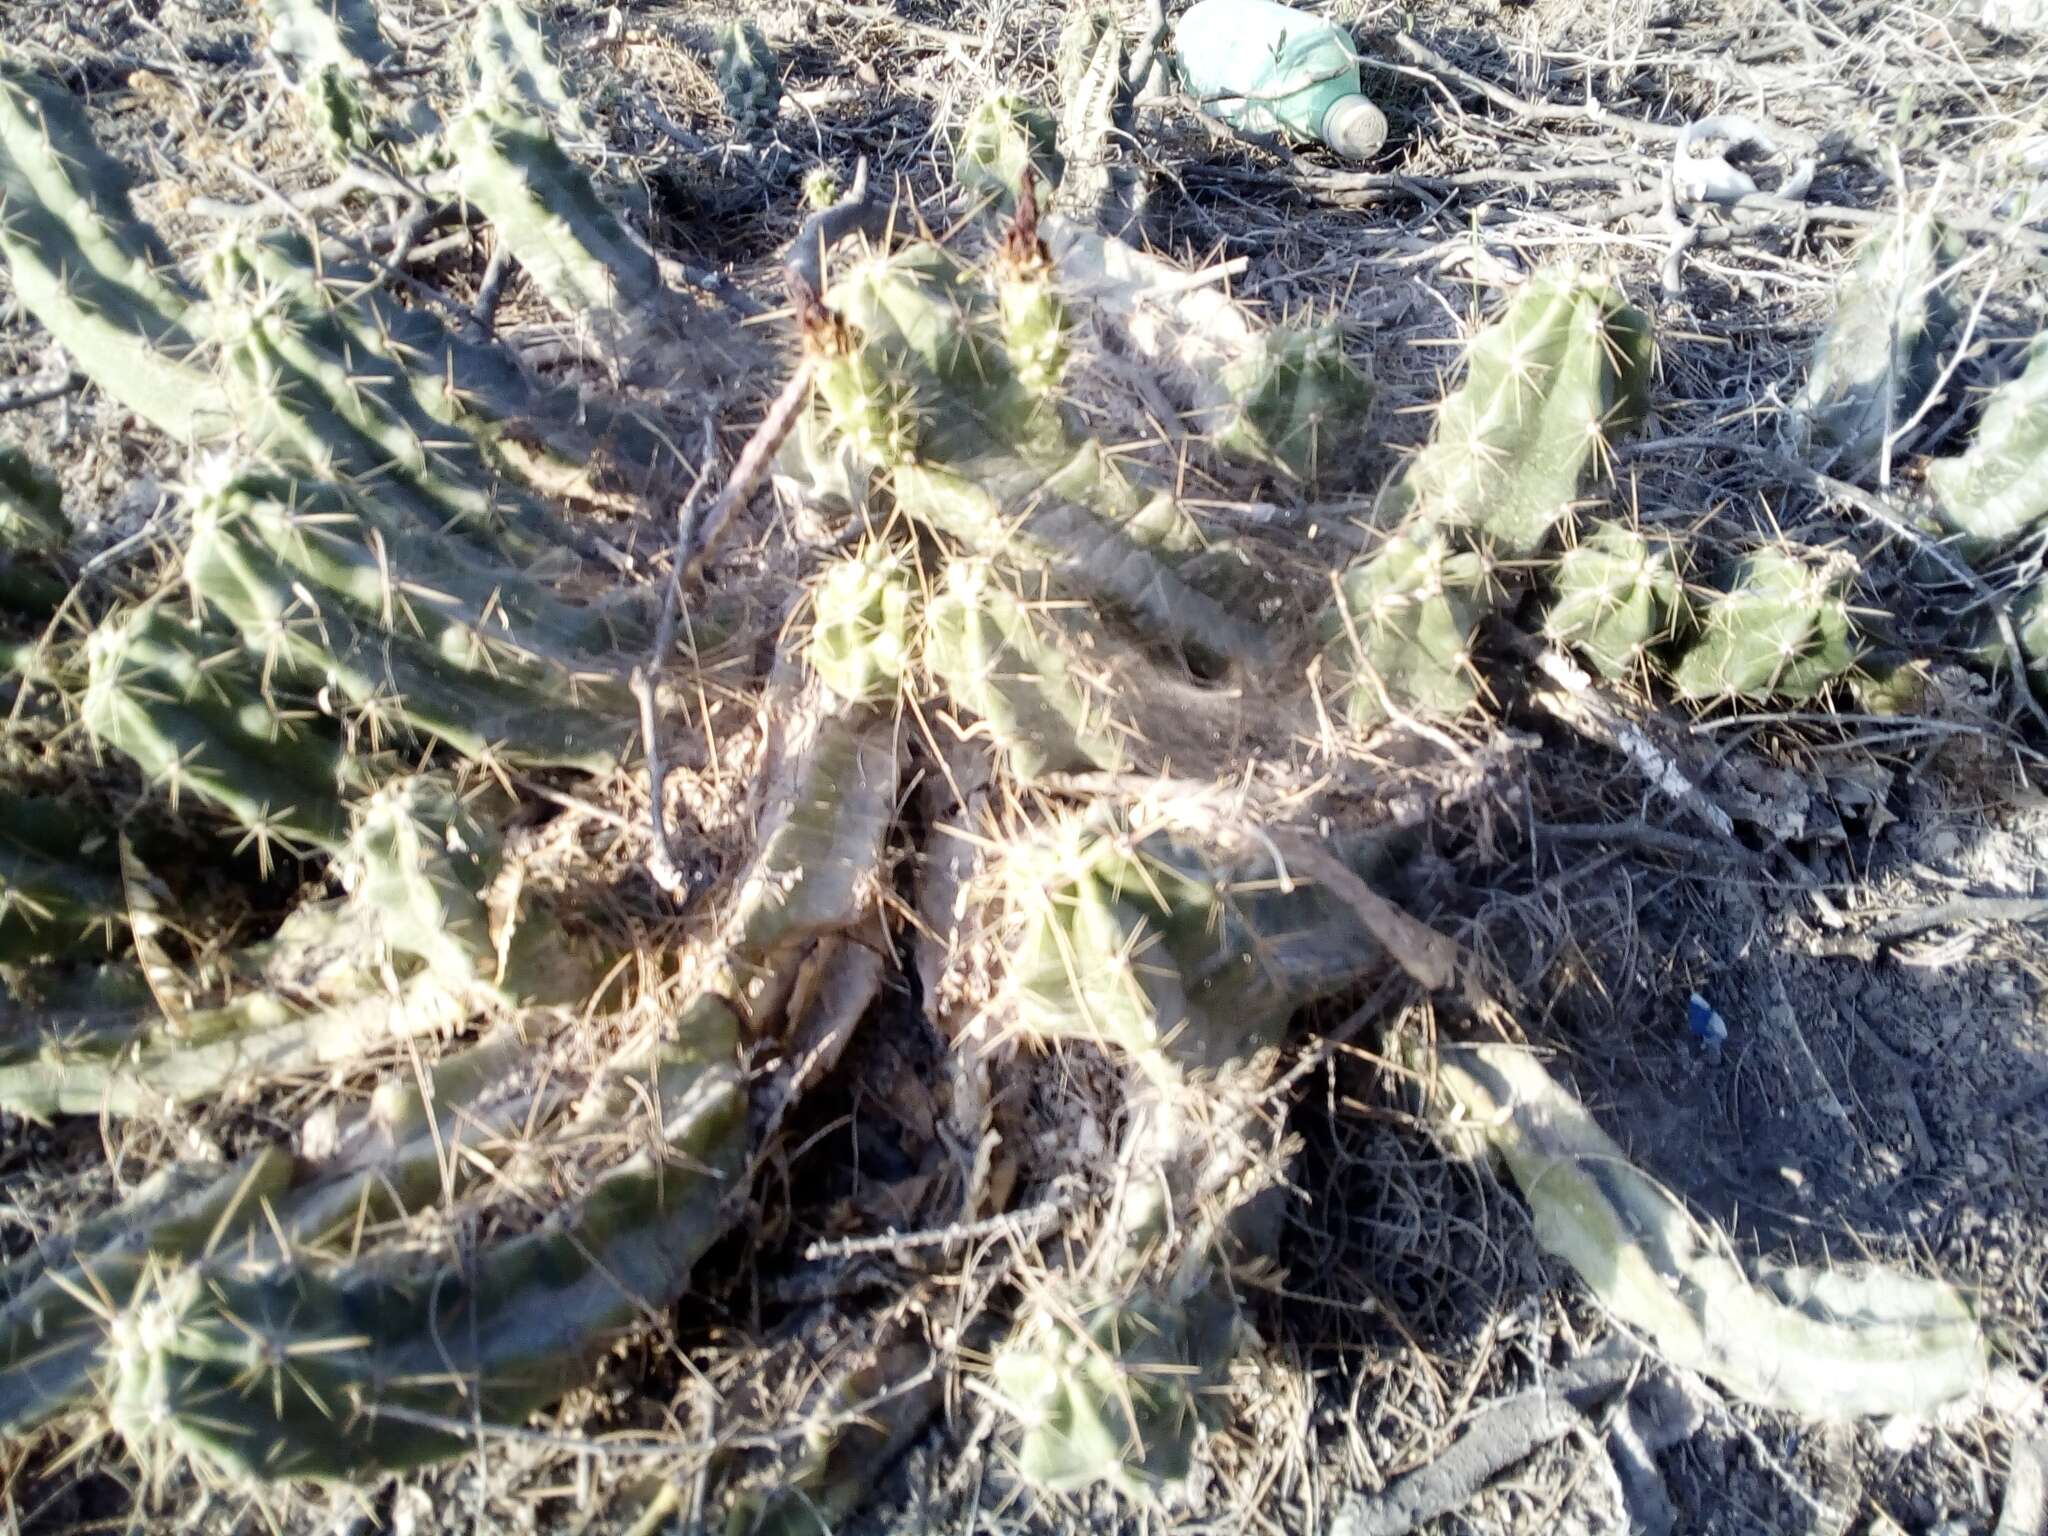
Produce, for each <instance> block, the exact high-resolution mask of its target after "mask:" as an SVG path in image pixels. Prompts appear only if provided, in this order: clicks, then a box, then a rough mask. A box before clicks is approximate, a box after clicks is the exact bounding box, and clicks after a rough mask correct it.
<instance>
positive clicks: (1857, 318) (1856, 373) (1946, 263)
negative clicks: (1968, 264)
mask: <svg viewBox="0 0 2048 1536" xmlns="http://www.w3.org/2000/svg"><path fill="white" fill-rule="evenodd" d="M1961 255H1962V247H1961V244H1960V243H1959V241H1958V239H1957V237H1956V235H1955V234H1954V233H1953V232H1952V231H1950V230H1949V229H1948V228H1946V227H1945V226H1944V225H1943V224H1941V222H1940V221H1939V220H1937V219H1935V218H1934V217H1933V215H1932V214H1924V213H1923V214H1902V215H1901V216H1900V217H1899V218H1898V219H1897V220H1895V221H1894V222H1892V223H1890V224H1888V225H1886V226H1884V227H1883V228H1882V229H1879V230H1878V231H1876V232H1875V233H1874V234H1872V235H1871V236H1870V237H1869V238H1868V239H1867V240H1866V241H1865V242H1864V244H1863V248H1862V250H1861V252H1860V253H1859V255H1858V256H1857V258H1856V264H1855V266H1854V267H1853V268H1852V269H1851V270H1850V272H1849V275H1848V277H1847V278H1846V279H1845V280H1844V281H1843V283H1842V287H1841V292H1840V295H1839V297H1838V299H1837V303H1836V310H1835V317H1834V319H1833V320H1832V321H1830V322H1829V324H1828V326H1827V328H1826V329H1825V330H1823V331H1822V332H1821V334H1820V336H1819V338H1818V339H1817V340H1816V341H1815V342H1814V348H1813V356H1812V359H1811V361H1810V362H1809V364H1808V367H1807V376H1806V385H1805V387H1804V388H1803V389H1802V390H1801V391H1800V392H1799V394H1798V396H1797V397H1796V398H1795V399H1794V401H1793V403H1792V413H1793V423H1794V426H1795V429H1796V430H1797V432H1798V433H1799V434H1800V435H1802V436H1803V437H1804V439H1805V443H1804V447H1805V450H1806V452H1807V454H1808V455H1809V456H1810V457H1811V458H1813V459H1814V460H1815V461H1816V462H1818V463H1819V464H1820V465H1821V467H1823V468H1827V469H1832V470H1835V471H1836V472H1838V473H1847V474H1850V475H1862V474H1864V473H1866V472H1867V471H1869V470H1870V469H1872V468H1873V467H1875V466H1876V464H1877V462H1878V460H1879V458H1880V457H1881V455H1882V454H1883V451H1884V446H1885V443H1886V440H1887V439H1888V438H1889V437H1891V436H1892V435H1893V434H1895V433H1898V432H1901V431H1903V430H1904V429H1905V426H1906V424H1907V423H1908V422H1909V421H1911V420H1912V418H1913V416H1914V414H1915V413H1916V412H1917V411H1918V410H1919V409H1920V407H1921V406H1922V405H1923V404H1924V403H1925V402H1926V400H1927V396H1928V392H1929V391H1930V390H1932V389H1933V388H1934V385H1935V381H1936V380H1937V379H1938V378H1939V377H1940V373H1941V349H1942V346H1943V344H1944V343H1945V341H1946V340H1947V338H1948V335H1949V333H1950V331H1951V330H1953V329H1954V326H1955V320H1956V316H1955V307H1954V304H1953V302H1952V298H1951V294H1950V288H1951V286H1952V284H1953V280H1954V276H1953V274H1954V269H1955V266H1956V263H1957V261H1958V260H1959V259H1960V258H1961Z"/></svg>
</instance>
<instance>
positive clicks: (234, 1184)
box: [0, 1147, 292, 1435]
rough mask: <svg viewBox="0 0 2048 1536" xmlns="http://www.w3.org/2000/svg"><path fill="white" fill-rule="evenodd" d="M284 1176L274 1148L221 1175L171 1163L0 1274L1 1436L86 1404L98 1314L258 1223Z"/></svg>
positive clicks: (284, 1162) (100, 1327) (100, 1325)
mask: <svg viewBox="0 0 2048 1536" xmlns="http://www.w3.org/2000/svg"><path fill="white" fill-rule="evenodd" d="M291 1169H292V1160H291V1155H290V1154H289V1153H288V1152H285V1151H284V1150H282V1149H281V1148H277V1147H265V1148H262V1149H260V1150H258V1151H256V1152H254V1153H251V1154H250V1155H249V1156H248V1157H247V1158H245V1159H243V1161H242V1162H241V1164H240V1165H238V1166H237V1167H235V1168H232V1169H228V1170H222V1169H220V1168H219V1167H218V1166H217V1165H214V1166H194V1165H191V1164H184V1163H173V1164H170V1165H169V1166H167V1167H165V1168H162V1169H160V1170H158V1171H157V1172H156V1173H154V1174H152V1175H150V1176H149V1177H148V1178H147V1179H145V1180H144V1181H143V1182H142V1183H141V1184H140V1185H139V1186H138V1187H137V1188H136V1189H135V1191H134V1192H133V1193H132V1194H130V1195H129V1196H128V1197H127V1198H126V1199H125V1200H123V1201H122V1202H121V1203H120V1204H119V1205H117V1206H115V1207H114V1209H113V1210H111V1211H109V1212H107V1213H106V1215H104V1216H102V1217H99V1218H97V1219H95V1220H93V1221H90V1222H85V1223H82V1224H81V1225H80V1226H79V1227H78V1228H76V1229H75V1230H74V1231H72V1232H71V1233H69V1234H68V1235H66V1236H63V1237H60V1238H58V1239H56V1240H54V1241H51V1242H48V1243H46V1244H45V1245H44V1246H43V1247H42V1248H40V1249H38V1250H33V1251H31V1252H30V1253H28V1254H26V1255H24V1256H22V1257H21V1258H18V1259H16V1260H14V1261H12V1262H10V1263H9V1264H8V1266H7V1267H6V1269H5V1270H4V1271H0V1276H4V1284H5V1292H4V1297H0V1433H4V1434H8V1435H20V1434H24V1433H26V1432H27V1431H29V1430H31V1429H34V1428H36V1427H37V1426H39V1425H41V1424H44V1423H46V1422H47V1421H48V1420H50V1419H51V1418H53V1417H55V1416H56V1415H57V1414H59V1413H61V1412H63V1411H64V1410H66V1409H68V1408H70V1407H72V1406H74V1405H75V1404H76V1403H78V1402H79V1401H81V1400H82V1399H83V1398H85V1397H86V1396H87V1394H88V1393H89V1391H90V1390H91V1380H90V1374H91V1372H92V1370H93V1368H94V1367H95V1366H96V1364H97V1363H98V1360H99V1356H100V1351H101V1346H102V1342H103V1340H104V1338H105V1335H106V1323H105V1317H106V1316H107V1315H108V1314H110V1313H117V1312H119V1311H120V1310H121V1309H123V1308H125V1307H127V1306H129V1305H130V1304H131V1302H132V1301H133V1300H134V1298H135V1296H136V1294H137V1292H138V1291H140V1290H142V1289H143V1288H144V1287H146V1286H147V1285H148V1283H149V1277H150V1275H151V1274H152V1272H153V1271H154V1270H155V1268H156V1266H157V1265H159V1264H160V1263H163V1262H166V1261H174V1260H184V1259H194V1258H197V1257H199V1256H200V1255H201V1254H202V1253H204V1252H206V1251H208V1250H210V1249H211V1248H213V1247H216V1246H218V1245H220V1244H222V1243H224V1242H227V1241H228V1240H230V1239H232V1238H234V1237H236V1236H237V1235H239V1234H240V1233H241V1232H242V1231H243V1230H244V1229H246V1228H248V1227H249V1226H250V1225H252V1224H253V1223H258V1222H261V1221H262V1219H263V1213H264V1207H265V1204H266V1203H267V1202H268V1201H270V1200H273V1199H275V1198H277V1197H278V1196H280V1195H282V1194H283V1192H284V1190H285V1188H286V1186H287V1185H288V1184H289V1182H290V1179H291Z"/></svg>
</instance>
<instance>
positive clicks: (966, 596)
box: [924, 560, 1128, 779]
mask: <svg viewBox="0 0 2048 1536" xmlns="http://www.w3.org/2000/svg"><path fill="white" fill-rule="evenodd" d="M1064 618H1065V616H1064V615H1060V614H1058V613H1056V612H1052V611H1044V612H1034V610H1033V608H1032V605H1030V604H1028V603H1026V602H1025V601H1024V600H1022V599H1021V598H1019V597H1018V596H1017V595H1016V594H1014V593H1013V592H1011V591H1010V590H1009V589H1008V588H1007V587H1005V586H1004V585H1003V583H1002V581H1001V579H1000V578H999V577H998V576H997V574H996V572H995V571H994V569H993V568H992V567H991V566H990V565H989V564H988V563H987V562H985V561H969V560H956V561H953V562H951V563H950V564H949V565H948V566H947V568H946V577H945V582H944V586H943V588H942V589H941V590H940V591H939V592H938V593H937V594H936V595H935V596H934V597H933V599H932V602H931V606H930V608H929V609H928V611H927V613H926V615H925V653H924V655H925V664H926V665H927V666H928V667H929V668H930V669H931V673H932V676H933V678H934V679H935V680H936V681H937V682H938V683H940V684H941V685H942V686H943V687H944V688H945V691H946V694H947V696H948V697H949V698H951V699H952V700H953V702H954V703H955V704H956V705H957V706H959V708H961V709H962V710H965V711H966V712H967V713H968V714H970V715H974V716H978V717H980V719H981V721H982V727H983V729H985V730H986V731H987V732H988V734H989V736H990V737H991V739H993V741H994V742H995V744H996V745H997V746H998V747H999V748H1000V749H1001V750H1002V752H1003V755H1004V757H1005V759H1006V760H1007V762H1008V764H1009V768H1010V771H1011V772H1012V773H1014V774H1016V775H1017V777H1019V778H1020V779H1034V778H1037V777H1039V776H1040V775H1041V774H1045V773H1064V772H1069V771H1072V770H1075V769H1085V768H1119V767H1122V766H1123V765H1124V763H1125V760H1126V758H1127V756H1128V744H1127V743H1126V742H1125V741H1124V739H1123V733H1122V732H1120V731H1119V730H1118V728H1117V726H1116V724H1115V722H1114V721H1112V720H1111V719H1110V717H1109V713H1108V704H1109V701H1108V698H1107V696H1106V695H1104V694H1102V693H1101V692H1099V691H1097V690H1096V689H1094V688H1093V687H1091V686H1090V684H1089V683H1088V682H1087V681H1086V678H1087V665H1086V657H1085V655H1083V654H1081V653H1078V652H1072V651H1071V646H1070V642H1069V637H1068V635H1067V632H1066V630H1065V627H1064V622H1063V621H1064ZM1070 653H1071V660H1070Z"/></svg>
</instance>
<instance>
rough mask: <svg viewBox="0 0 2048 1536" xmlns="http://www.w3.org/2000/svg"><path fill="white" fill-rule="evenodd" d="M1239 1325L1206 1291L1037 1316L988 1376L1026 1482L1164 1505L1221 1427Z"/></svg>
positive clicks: (1041, 1309) (1047, 1309) (1043, 1310)
mask: <svg viewBox="0 0 2048 1536" xmlns="http://www.w3.org/2000/svg"><path fill="white" fill-rule="evenodd" d="M1236 1326H1237V1318H1236V1314H1235V1312H1234V1311H1233V1309H1231V1308H1230V1307H1229V1305H1228V1304H1227V1303H1225V1302H1223V1301H1222V1300H1221V1299H1219V1298H1217V1297H1216V1296H1214V1295H1212V1294H1211V1293H1209V1292H1206V1291H1204V1292H1198V1293H1197V1294H1196V1295H1195V1296H1194V1297H1193V1298H1191V1299H1190V1300H1188V1301H1185V1302H1176V1301H1173V1300H1170V1299H1168V1298H1167V1297H1165V1296H1163V1295H1160V1294H1157V1293H1154V1292H1140V1293H1138V1294H1136V1295H1133V1296H1130V1297H1127V1298H1120V1299H1115V1300H1103V1301H1098V1302H1095V1303H1093V1304H1091V1305H1088V1306H1086V1307H1085V1308H1083V1309H1081V1310H1079V1311H1076V1310H1075V1309H1074V1308H1073V1307H1072V1306H1071V1304H1069V1303H1067V1302H1065V1300H1064V1298H1063V1299H1062V1301H1061V1302H1060V1303H1059V1304H1052V1305H1044V1306H1035V1307H1033V1308H1032V1309H1031V1310H1030V1311H1029V1312H1028V1313H1027V1315H1026V1318H1025V1320H1024V1322H1023V1323H1022V1325H1021V1326H1020V1327H1019V1328H1018V1330H1017V1332H1016V1333H1015V1334H1014V1335H1013V1336H1012V1337H1011V1338H1010V1340H1009V1341H1008V1342H1007V1343H1006V1344H1004V1346H1003V1347H1002V1349H1000V1350H999V1351H998V1352H997V1353H996V1356H995V1359H994V1361H993V1363H992V1366H991V1371H990V1375H991V1379H992V1382H993V1385H994V1388H995V1391H996V1393H997V1394H998V1396H999V1398H1000V1400H1001V1401H1002V1403H1003V1405H1004V1406H1005V1407H1006V1408H1007V1409H1008V1410H1009V1412H1010V1414H1011V1416H1012V1417H1013V1418H1015V1419H1016V1420H1017V1422H1018V1425H1019V1428H1020V1429H1021V1431H1022V1433H1021V1437H1020V1440H1019V1444H1018V1447H1017V1451H1016V1456H1017V1470H1018V1472H1019V1473H1020V1474H1021V1475H1022V1476H1023V1477H1024V1478H1025V1480H1026V1481H1027V1482H1029V1483H1030V1484H1031V1485H1032V1486H1033V1487H1035V1488H1039V1489H1042V1490H1044V1491H1045V1492H1048V1493H1065V1492H1073V1491H1078V1490H1081V1489H1086V1488H1092V1487H1095V1486H1097V1485H1107V1486H1108V1487H1110V1488H1113V1489H1115V1490H1116V1491H1117V1492H1119V1493H1121V1494H1123V1495H1124V1496H1125V1497H1126V1498H1128V1499H1130V1500H1132V1501H1133V1502H1136V1503H1146V1502H1150V1501H1151V1500H1153V1499H1155V1498H1156V1497H1157V1496H1158V1494H1159V1492H1160V1490H1161V1489H1162V1488H1163V1487H1165V1486H1166V1485H1168V1484H1171V1483H1176V1482H1179V1481H1181V1480H1182V1479H1184V1478H1185V1477H1186V1476H1187V1474H1188V1471H1189V1469H1190V1467H1191V1465H1192V1461H1193V1455H1194V1445H1195V1437H1196V1434H1197V1432H1198V1430H1199V1429H1200V1428H1201V1427H1202V1425H1203V1424H1204V1423H1205V1422H1210V1421H1213V1419H1214V1417H1215V1401H1214V1399H1215V1394H1216V1393H1217V1391H1218V1389H1219V1388H1220V1387H1221V1385H1222V1378H1223V1375H1224V1372H1225V1370H1226V1368H1227V1366H1228V1363H1229V1361H1230V1359H1231V1357H1232V1349H1233V1342H1234V1341H1233V1335H1234V1332H1235V1330H1236Z"/></svg>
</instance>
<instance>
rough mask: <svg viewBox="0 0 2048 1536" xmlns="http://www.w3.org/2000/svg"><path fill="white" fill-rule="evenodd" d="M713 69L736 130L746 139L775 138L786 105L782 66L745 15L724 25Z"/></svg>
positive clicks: (727, 21) (723, 23)
mask: <svg viewBox="0 0 2048 1536" xmlns="http://www.w3.org/2000/svg"><path fill="white" fill-rule="evenodd" d="M711 67H712V69H713V71H714V72H715V73H716V74H717V76H718V91H719V94H720V95H721V96H723V97H724V98H725V111H726V115H727V116H728V117H730V118H731V119H732V122H733V127H734V128H736V129H737V130H738V131H739V132H740V134H741V136H742V137H746V138H771V137H773V136H774V133H775V113H776V110H777V109H778V108H779V107H780V106H781V105H782V66H781V65H780V64H779V63H778V62H777V61H776V58H775V50H774V49H772V48H770V47H769V46H768V39H767V38H765V37H763V36H762V35H761V29H760V28H759V27H757V26H755V25H754V24H753V22H751V21H749V20H747V19H746V18H745V17H743V16H735V17H731V18H729V19H727V20H725V21H722V22H720V23H719V24H718V40H717V44H716V46H715V47H714V48H713V49H712V52H711Z"/></svg>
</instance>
